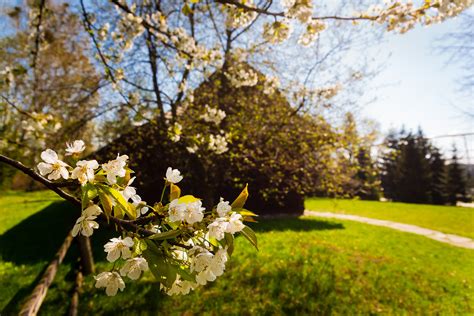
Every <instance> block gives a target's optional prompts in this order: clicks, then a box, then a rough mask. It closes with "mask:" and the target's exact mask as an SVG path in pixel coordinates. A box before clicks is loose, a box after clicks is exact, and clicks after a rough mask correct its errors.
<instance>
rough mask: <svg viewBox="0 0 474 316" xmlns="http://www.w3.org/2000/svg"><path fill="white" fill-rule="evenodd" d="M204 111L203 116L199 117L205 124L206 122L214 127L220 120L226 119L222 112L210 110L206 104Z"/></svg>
mask: <svg viewBox="0 0 474 316" xmlns="http://www.w3.org/2000/svg"><path fill="white" fill-rule="evenodd" d="M204 110H205V112H204V114H202V115H201V118H202V119H203V120H204V121H205V122H208V123H214V124H216V125H219V124H220V123H221V122H222V120H223V119H224V118H225V117H226V114H225V112H224V111H222V110H220V109H217V108H211V107H210V106H209V105H207V104H206V106H205V108H204Z"/></svg>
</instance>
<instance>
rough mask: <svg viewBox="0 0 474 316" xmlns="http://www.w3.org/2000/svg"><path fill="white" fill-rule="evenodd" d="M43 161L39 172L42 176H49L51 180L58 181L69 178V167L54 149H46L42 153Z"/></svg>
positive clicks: (39, 165) (39, 166)
mask: <svg viewBox="0 0 474 316" xmlns="http://www.w3.org/2000/svg"><path fill="white" fill-rule="evenodd" d="M41 159H43V161H44V162H40V163H39V164H38V170H39V172H40V174H41V175H42V176H45V175H48V179H49V180H58V179H59V178H61V177H62V178H63V179H65V180H67V179H68V178H69V171H68V170H67V167H68V165H67V164H66V163H65V162H63V161H61V160H59V158H58V154H56V152H55V151H54V150H52V149H46V150H45V151H43V152H42V153H41Z"/></svg>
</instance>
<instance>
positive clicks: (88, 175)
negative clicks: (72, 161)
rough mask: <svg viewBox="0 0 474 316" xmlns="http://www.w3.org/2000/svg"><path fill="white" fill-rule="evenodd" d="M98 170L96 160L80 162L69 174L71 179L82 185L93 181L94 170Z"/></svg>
mask: <svg viewBox="0 0 474 316" xmlns="http://www.w3.org/2000/svg"><path fill="white" fill-rule="evenodd" d="M97 168H99V163H98V162H97V161H96V160H80V161H78V162H77V163H76V168H74V170H72V172H71V178H72V179H78V181H79V182H80V183H81V184H82V185H84V184H86V183H87V182H92V181H94V170H95V169H97Z"/></svg>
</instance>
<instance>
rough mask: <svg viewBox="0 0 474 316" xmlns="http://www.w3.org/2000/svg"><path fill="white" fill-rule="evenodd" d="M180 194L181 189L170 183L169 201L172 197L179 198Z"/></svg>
mask: <svg viewBox="0 0 474 316" xmlns="http://www.w3.org/2000/svg"><path fill="white" fill-rule="evenodd" d="M180 196H181V189H180V188H179V187H178V186H177V185H174V184H173V183H171V185H170V201H173V200H174V199H179V197H180Z"/></svg>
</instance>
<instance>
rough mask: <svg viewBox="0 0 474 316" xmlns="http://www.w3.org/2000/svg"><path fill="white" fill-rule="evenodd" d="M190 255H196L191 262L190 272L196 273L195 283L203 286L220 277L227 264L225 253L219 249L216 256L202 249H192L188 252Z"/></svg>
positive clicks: (222, 249)
mask: <svg viewBox="0 0 474 316" xmlns="http://www.w3.org/2000/svg"><path fill="white" fill-rule="evenodd" d="M190 253H191V254H194V253H197V254H196V255H195V256H194V258H193V260H192V262H191V271H196V272H198V274H197V275H196V282H197V283H198V284H201V285H205V284H206V283H207V282H212V281H214V280H215V279H216V277H218V276H220V275H222V274H223V273H224V270H225V263H226V262H227V251H226V249H224V248H220V249H219V250H218V251H217V252H216V254H215V255H214V254H212V253H211V252H210V251H208V250H207V249H204V248H202V247H194V248H193V249H191V250H190Z"/></svg>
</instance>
